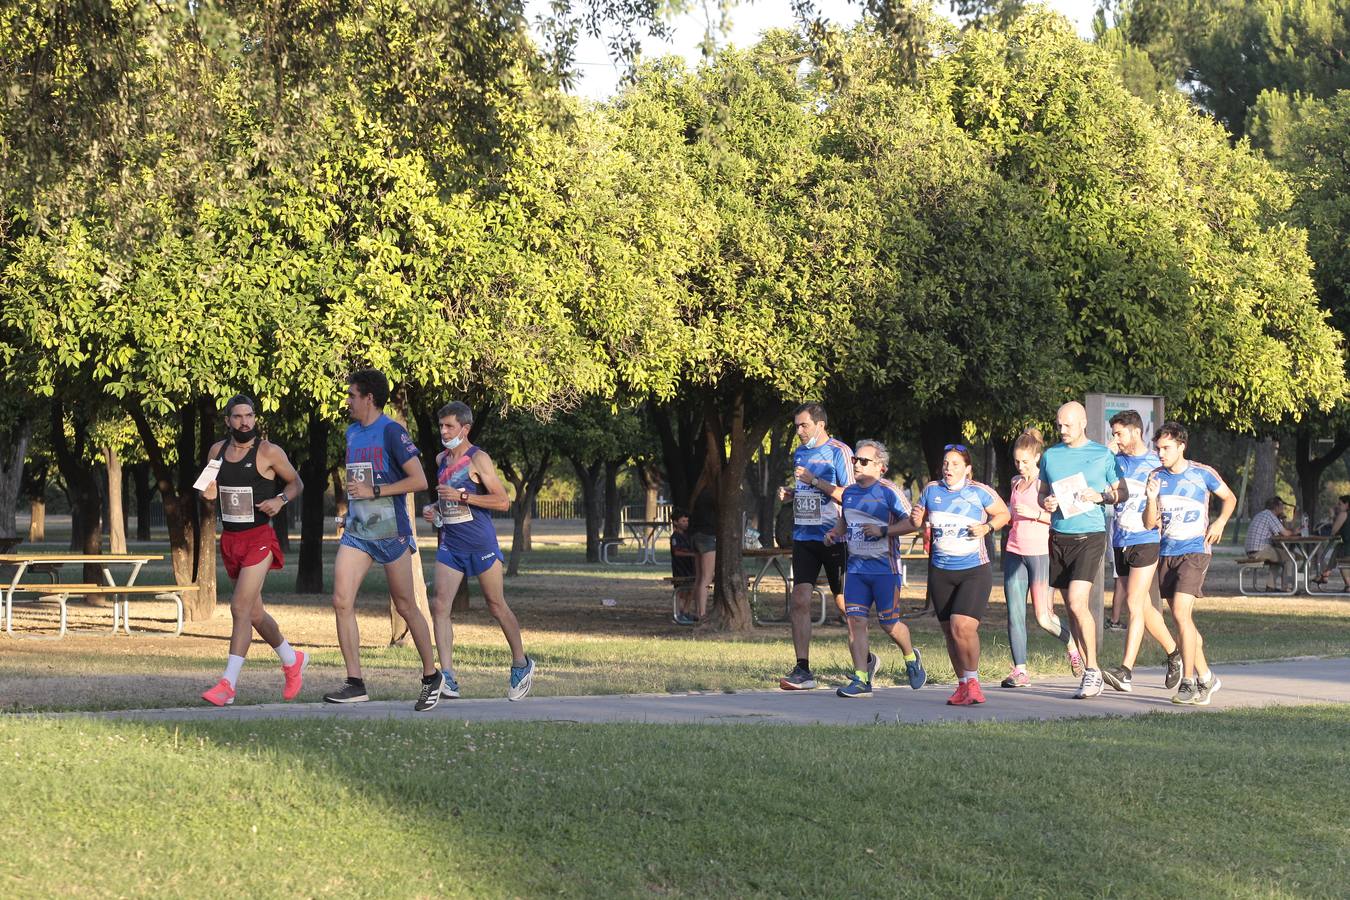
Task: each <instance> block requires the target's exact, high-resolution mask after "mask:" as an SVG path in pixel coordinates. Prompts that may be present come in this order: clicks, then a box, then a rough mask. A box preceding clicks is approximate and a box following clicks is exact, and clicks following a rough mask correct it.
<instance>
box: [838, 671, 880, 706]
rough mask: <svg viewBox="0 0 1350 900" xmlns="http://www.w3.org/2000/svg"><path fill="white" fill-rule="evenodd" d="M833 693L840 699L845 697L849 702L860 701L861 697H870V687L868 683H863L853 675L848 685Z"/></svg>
mask: <svg viewBox="0 0 1350 900" xmlns="http://www.w3.org/2000/svg"><path fill="white" fill-rule="evenodd" d="M835 693H836V694H837V695H839V696H840V697H847V698H849V699H851V700H856V699H861V698H863V697H870V696H872V685H871V683H870V682H865V681H863V680H862V679H861V678H859V677H858V676H857V675H854V676H853V679H852V680H851V681H850V682H849V683H848V684H846V685H844V686H843V687H841V688H840V689H839V690H837V691H835Z"/></svg>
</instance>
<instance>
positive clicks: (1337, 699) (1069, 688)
mask: <svg viewBox="0 0 1350 900" xmlns="http://www.w3.org/2000/svg"><path fill="white" fill-rule="evenodd" d="M1215 671H1217V672H1218V673H1219V676H1220V678H1222V679H1223V687H1222V689H1221V690H1219V691H1218V692H1217V693H1216V694H1214V702H1213V703H1212V704H1211V705H1210V706H1209V707H1207V708H1206V707H1199V708H1193V707H1183V706H1175V705H1173V704H1172V703H1171V701H1170V696H1171V693H1170V692H1169V691H1166V690H1164V688H1163V686H1162V670H1161V669H1139V670H1137V671H1136V672H1135V678H1134V683H1135V689H1134V692H1133V693H1131V694H1120V693H1116V692H1115V691H1112V690H1111V689H1110V688H1107V689H1106V692H1105V693H1104V694H1103V695H1102V696H1101V697H1097V698H1094V699H1092V700H1074V699H1073V692H1074V690H1075V688H1076V687H1077V684H1078V683H1077V680H1075V679H1066V678H1057V679H1051V680H1049V681H1045V682H1041V683H1039V684H1036V685H1034V686H1032V687H1028V688H1019V689H1017V690H1003V689H1000V688H999V687H998V686H997V685H995V686H993V687H989V688H986V689H985V694H986V696H988V698H989V702H988V703H985V704H984V705H983V706H976V707H950V706H947V704H946V700H947V697H948V695H949V694H950V693H951V690H952V687H951V686H950V685H930V686H928V687H925V688H924V689H922V690H919V691H912V690H910V689H909V688H899V687H888V688H882V689H880V690H878V691H877V694H876V696H875V697H873V698H871V699H869V700H844V699H842V698H840V697H836V696H835V695H834V690H833V688H831V689H830V690H825V689H818V690H815V691H805V692H800V693H789V692H787V691H743V692H739V693H734V694H698V693H695V694H620V695H610V696H594V697H529V698H527V699H525V700H523V701H520V702H518V703H509V702H507V701H506V700H505V699H501V700H442V701H441V702H440V705H439V706H437V707H436V708H435V709H434V710H432V711H430V712H425V713H416V712H414V711H413V708H412V699H411V698H409V699H408V700H406V701H392V700H390V701H372V702H369V703H357V704H353V705H351V706H336V705H331V704H325V703H300V704H289V703H288V704H281V703H275V704H262V705H257V706H238V707H225V708H224V709H214V708H211V707H206V706H195V707H191V708H185V709H146V710H120V711H117V712H107V713H90V714H81V713H65V714H63V715H97V716H99V717H101V718H109V719H137V720H145V721H205V720H208V719H212V720H216V719H220V720H227V721H254V720H257V719H352V718H357V719H416V720H418V721H424V720H435V719H443V720H447V721H474V722H492V721H515V722H519V721H553V722H665V723H696V724H705V725H706V724H746V723H750V724H757V723H767V724H782V725H814V724H822V725H864V724H868V725H870V724H874V723H890V722H913V723H919V722H958V721H959V722H969V721H982V722H986V721H1004V722H1006V721H1013V720H1044V719H1065V718H1072V717H1076V716H1127V715H1138V714H1140V713H1147V712H1157V711H1164V712H1183V713H1188V712H1196V711H1203V710H1205V709H1210V710H1219V709H1238V708H1242V707H1256V706H1296V705H1302V704H1310V703H1350V658H1342V659H1295V660H1286V661H1282V662H1265V663H1251V664H1248V665H1227V666H1222V667H1219V668H1217V669H1216V670H1215ZM891 674H894V673H893V672H892V673H891ZM882 678H886V673H884V672H883V674H882Z"/></svg>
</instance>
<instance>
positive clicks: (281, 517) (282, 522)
mask: <svg viewBox="0 0 1350 900" xmlns="http://www.w3.org/2000/svg"><path fill="white" fill-rule="evenodd" d="M272 533H273V534H275V535H276V536H277V546H278V547H280V548H281V552H282V553H283V554H287V555H289V554H290V552H291V509H290V505H289V504H287V505H286V506H283V507H282V508H281V510H280V511H279V512H278V513H277V514H276V515H275V516H273V517H272Z"/></svg>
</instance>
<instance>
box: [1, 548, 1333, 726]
mask: <svg viewBox="0 0 1350 900" xmlns="http://www.w3.org/2000/svg"><path fill="white" fill-rule="evenodd" d="M574 541H575V537H573V536H570V535H563V536H561V539H560V540H559V541H558V542H557V543H554V544H552V545H549V544H545V543H544V540H543V539H541V540H540V541H539V544H538V545H537V549H536V550H535V551H534V552H533V553H532V554H531V555H530V556H529V558H528V562H527V565H526V568H525V571H524V572H523V573H522V574H521V575H520V576H519V577H516V578H512V579H509V580H508V582H507V591H508V599H509V600H510V602H511V605H512V607H513V609H515V611H516V613H517V615H518V616H519V617H520V620H521V624H522V626H523V628H524V630H525V641H526V648H527V650H528V651H529V652H530V653H531V655H533V656H534V657H535V658H536V659H537V660H538V662H539V665H540V669H539V674H538V676H537V678H536V681H535V691H536V693H537V694H539V695H541V696H547V695H555V696H556V695H569V694H572V695H574V694H604V693H629V692H666V691H685V690H714V691H716V690H744V689H751V688H767V687H772V686H773V685H774V684H775V683H776V680H777V678H778V677H779V676H780V675H782V674H783V673H784V672H786V671H787V670H788V669H789V668H791V665H792V659H793V656H794V654H793V651H792V646H791V640H790V637H789V633H788V629H787V626H786V625H769V626H763V627H758V628H756V629H755V630H754V632H753V633H751V634H749V635H741V636H731V635H724V634H717V633H712V632H708V631H706V630H690V629H687V628H681V627H679V626H676V625H674V624H673V623H671V621H670V593H669V588H668V587H667V586H666V585H664V584H662V581H661V579H662V577H663V576H664V575H665V574H666V571H665V570H664V569H655V568H651V567H606V566H595V565H587V564H586V563H585V561H584V554H583V552H582V549H581V547H579V546H578V545H577V544H576V543H575V542H574ZM137 546H138V547H139V548H140V549H143V550H145V551H147V552H163V550H164V548H163V547H162V546H160V545H158V544H150V545H144V546H141V545H137ZM47 549H51V550H56V549H59V545H57V544H55V543H53V544H52V545H51V546H50V547H48V548H47ZM325 550H326V553H327V560H328V569H329V576H330V577H329V579H328V583H329V584H331V565H332V563H331V560H332V555H333V553H334V547H333V546H332V545H331V544H329V545H328V546H326V548H325ZM424 561H425V562H426V563H427V566H428V571H430V554H429V553H428V554H424ZM161 566H162V568H163V571H159V570H155V569H153V568H150V567H147V571H146V572H145V573H143V575H142V578H141V580H142V582H145V583H150V582H152V581H159V580H160V579H164V578H168V572H167V565H166V564H161ZM1214 568H1215V570H1216V575H1215V579H1214V580H1215V581H1216V583H1217V590H1216V593H1218V592H1220V591H1223V590H1225V586H1226V583H1225V582H1224V581H1223V580H1222V579H1223V578H1225V577H1226V576H1227V575H1228V570H1229V569H1231V565H1227V564H1224V563H1222V562H1218V561H1216V563H1215V566H1214ZM917 574H918V575H919V576H920V577H921V576H922V566H920V567H918V573H917ZM220 579H221V580H220V583H221V585H222V586H223V587H224V589H225V590H228V587H226V586H227V585H228V582H227V581H226V580H225V576H224V573H223V572H222V573H221V575H220ZM293 581H294V560H293V559H291V560H288V561H287V566H286V569H285V570H283V571H281V572H276V573H273V574H272V575H271V576H270V579H269V582H268V587H267V600H268V604H269V607H270V608H271V610H272V612H273V614H274V615H275V617H276V619H277V621H278V622H279V623H280V624H281V626H282V629H283V631H284V632H285V633H286V634H287V636H288V637H289V639H290V640H291V641H292V643H294V644H295V645H296V646H299V647H303V648H305V649H307V650H310V651H311V652H312V653H313V661H314V664H313V665H312V666H311V668H310V670H309V674H308V677H307V680H306V687H305V691H304V693H303V694H302V695H301V700H308V701H316V700H318V699H319V697H320V695H322V694H323V693H324V692H325V691H327V690H330V689H331V688H333V687H334V686H336V685H337V684H339V683H340V682H341V680H342V677H343V674H344V673H343V669H342V662H341V655H340V654H339V652H338V649H337V643H336V637H335V634H334V627H333V615H332V610H331V607H330V606H329V598H328V596H327V595H313V594H311V595H300V594H296V593H294V592H292V591H290V588H291V586H292V584H293ZM767 583H772V582H771V581H770V582H767ZM383 591H384V581H383V572H382V571H381V570H380V569H378V568H376V569H375V570H373V571H372V573H371V576H370V578H369V579H368V580H367V582H366V585H365V591H364V592H363V594H362V598H361V602H360V608H361V611H362V615H361V634H362V640H363V644H364V647H363V650H362V659H363V662H364V666H365V674H366V677H367V681H368V683H369V686H370V689H371V691H372V694H373V696H375V697H376V698H380V699H398V698H406V699H408V700H409V701H411V699H412V698H413V696H415V694H416V690H417V686H416V681H415V674H416V672H415V670H416V669H417V665H418V663H417V656H416V653H415V652H414V651H413V649H412V648H411V647H390V646H388V640H389V635H390V626H389V615H388V612H387V608H388V604H387V600H386V599H385V597H384V596H383ZM475 592H476V586H475ZM779 596H781V594H780V595H779ZM906 597H907V598H910V602H909V604H908V605H909V606H911V607H917V606H918V605H919V601H920V600H921V598H922V587H921V586H913V587H910V588H907V589H906ZM603 598H613V599H615V600H616V601H617V605H616V606H613V607H607V606H604V605H602V603H601V600H602V599H603ZM473 607H474V608H473V609H471V610H470V611H469V612H468V613H466V614H463V615H457V617H456V622H455V639H456V645H455V667H456V669H457V672H458V674H459V680H460V685H461V688H462V689H463V692H464V696H465V697H496V696H501V695H502V694H503V693H504V692H505V688H506V667H507V664H508V660H507V651H506V645H505V641H503V639H502V636H501V632H500V631H499V630H498V629H497V628H496V626H495V624H494V623H493V622H492V621H491V619H489V618H488V616H487V615H486V613H485V612H484V610H483V608H482V601H481V599H478V598H477V597H476V596H475V598H474V600H473ZM70 608H71V611H72V615H73V620H74V624H75V626H76V627H79V628H89V629H92V628H103V629H106V628H107V627H108V626H109V625H110V623H111V612H110V611H109V610H107V609H91V608H88V607H85V606H82V605H80V604H72V605H71V607H70ZM15 613H16V621H17V625H18V627H20V628H21V629H22V628H27V629H32V628H36V627H42V628H50V627H52V626H53V625H54V623H55V620H56V611H55V605H54V604H45V605H37V606H16V607H15ZM134 615H135V617H136V620H137V622H138V623H142V622H143V623H144V624H147V625H151V626H159V627H163V625H164V619H165V617H166V616H167V615H168V604H162V603H161V604H155V603H137V604H136V606H135V613H134ZM1197 618H1198V621H1199V624H1200V628H1201V630H1202V632H1203V633H1204V635H1205V638H1206V645H1205V649H1206V652H1207V653H1208V654H1209V655H1210V658H1211V660H1213V661H1214V662H1215V663H1216V664H1219V665H1222V664H1223V663H1224V662H1231V661H1237V660H1255V659H1274V658H1282V657H1290V656H1303V655H1341V654H1344V653H1345V652H1346V648H1347V647H1350V601H1347V600H1345V599H1334V598H1325V599H1324V598H1247V597H1237V596H1231V595H1224V594H1219V595H1218V596H1214V597H1211V598H1206V599H1205V600H1202V601H1201V605H1200V610H1199V613H1198V615H1197ZM909 622H910V627H911V629H913V633H914V638H915V640H916V642H917V643H918V645H919V647H920V648H921V649H922V650H923V651H924V654H925V657H926V660H927V663H928V668H929V671H930V675H931V677H932V679H933V680H934V681H948V680H951V678H952V671H951V667H950V665H949V663H948V662H947V659H946V652H945V650H944V645H943V642H942V637H941V634H940V632H939V630H938V627H937V622H936V621H935V620H934V619H933V618H932V617H931V616H928V617H924V618H919V619H915V620H909ZM1005 622H1006V614H1005V609H1004V607H1003V604H1002V589H1001V587H996V588H995V590H994V598H993V603H992V605H991V608H990V612H989V616H988V618H987V619H986V622H985V625H984V627H983V628H982V629H981V635H982V640H983V642H984V654H983V658H982V661H981V667H980V669H981V675H982V677H983V679H984V680H985V681H986V682H997V681H998V680H999V679H1000V678H1002V677H1003V675H1005V674H1006V673H1007V670H1008V666H1009V657H1008V641H1007V634H1006V631H1005ZM229 629H230V616H229V608H228V596H227V595H226V596H222V598H221V601H220V603H219V604H218V605H217V607H216V613H215V615H214V616H213V617H212V618H211V619H209V620H207V621H203V622H193V623H189V624H188V627H187V632H186V633H185V635H184V636H183V637H181V638H178V639H176V640H157V639H151V638H143V637H135V638H128V637H125V636H123V637H116V638H113V637H109V636H107V635H106V634H102V635H92V634H82V635H72V636H69V637H67V638H66V639H64V640H61V641H54V642H40V641H16V640H9V639H4V638H0V646H3V648H4V652H3V653H0V710H8V711H26V710H59V709H116V708H128V707H140V706H181V705H184V704H194V703H197V702H199V701H198V699H197V696H198V694H199V693H200V692H201V691H202V690H204V689H205V688H206V687H208V686H210V684H211V683H213V682H214V681H215V679H216V678H217V677H219V672H220V669H221V667H222V665H223V663H224V659H225V655H226V649H227V645H228V636H229ZM872 640H873V642H874V646H875V647H880V648H881V653H882V657H883V660H884V661H885V669H884V670H883V672H882V674H881V676H880V679H881V682H882V683H883V684H890V683H892V680H893V679H894V678H895V676H896V675H897V674H899V673H900V672H901V671H902V666H901V665H900V660H899V656H898V654H896V653H895V652H894V651H893V649H892V648H891V645H890V644H889V642H888V641H886V639H885V637H884V635H882V634H881V632H880V631H879V630H877V629H875V628H874V629H873V632H872ZM845 641H846V632H845V629H844V628H843V627H842V626H840V625H827V626H825V627H823V628H820V629H817V630H816V637H815V640H814V642H813V646H812V656H811V659H812V664H813V667H814V668H815V669H816V670H817V672H818V673H819V674H821V675H822V676H824V677H825V680H826V681H827V682H833V681H836V680H837V681H839V682H841V683H842V682H844V681H846V680H847V674H846V673H847V671H848V669H849V668H850V663H849V660H848V655H847V648H846V644H845ZM1122 641H1123V637H1122V635H1121V634H1120V633H1108V634H1107V636H1106V646H1105V649H1104V650H1103V653H1102V663H1103V664H1104V665H1107V666H1110V665H1115V664H1116V663H1117V662H1118V661H1119V658H1120V653H1121V645H1122ZM1161 662H1162V654H1161V652H1160V651H1159V650H1158V649H1157V648H1156V647H1155V646H1153V645H1152V644H1151V643H1149V642H1147V641H1146V643H1145V651H1144V655H1143V657H1142V662H1141V664H1143V665H1159V664H1161ZM1030 669H1031V672H1032V675H1033V677H1036V676H1047V675H1066V674H1068V665H1067V663H1066V661H1065V659H1064V655H1063V652H1062V650H1061V649H1060V648H1059V645H1058V644H1057V642H1055V641H1054V640H1053V639H1052V638H1050V637H1049V636H1047V635H1044V634H1043V633H1041V631H1040V630H1039V629H1038V628H1036V627H1035V626H1034V624H1033V626H1032V628H1031V635H1030ZM280 690H281V674H280V670H279V668H278V666H277V663H276V657H275V655H274V654H273V653H272V651H271V650H270V649H269V648H268V647H267V646H266V645H265V644H263V643H261V642H260V641H256V640H255V642H254V644H253V647H252V649H251V651H250V655H249V663H248V665H247V666H246V667H245V669H244V674H243V678H242V680H241V682H240V693H239V696H238V699H237V700H236V703H259V702H274V701H276V700H277V699H279V696H280Z"/></svg>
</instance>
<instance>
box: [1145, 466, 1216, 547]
mask: <svg viewBox="0 0 1350 900" xmlns="http://www.w3.org/2000/svg"><path fill="white" fill-rule="evenodd" d="M1153 472H1154V474H1156V475H1157V476H1158V481H1159V483H1160V485H1161V488H1160V490H1159V491H1158V511H1159V512H1160V513H1161V514H1162V544H1161V546H1160V547H1159V548H1158V555H1159V556H1183V555H1185V554H1187V553H1208V552H1209V546H1208V545H1207V544H1206V543H1205V532H1206V531H1208V530H1209V495H1210V494H1212V493H1214V492H1215V491H1217V490H1219V488H1222V487H1225V486H1226V485H1225V484H1224V481H1223V478H1221V477H1220V476H1219V473H1218V472H1216V471H1214V470H1213V469H1211V468H1210V467H1209V466H1206V465H1203V464H1201V463H1198V462H1191V461H1189V460H1187V463H1186V468H1184V469H1182V470H1181V472H1180V474H1176V475H1173V474H1172V473H1171V472H1169V471H1167V470H1166V469H1164V468H1162V467H1161V466H1159V467H1158V468H1156V469H1154V470H1153Z"/></svg>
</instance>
